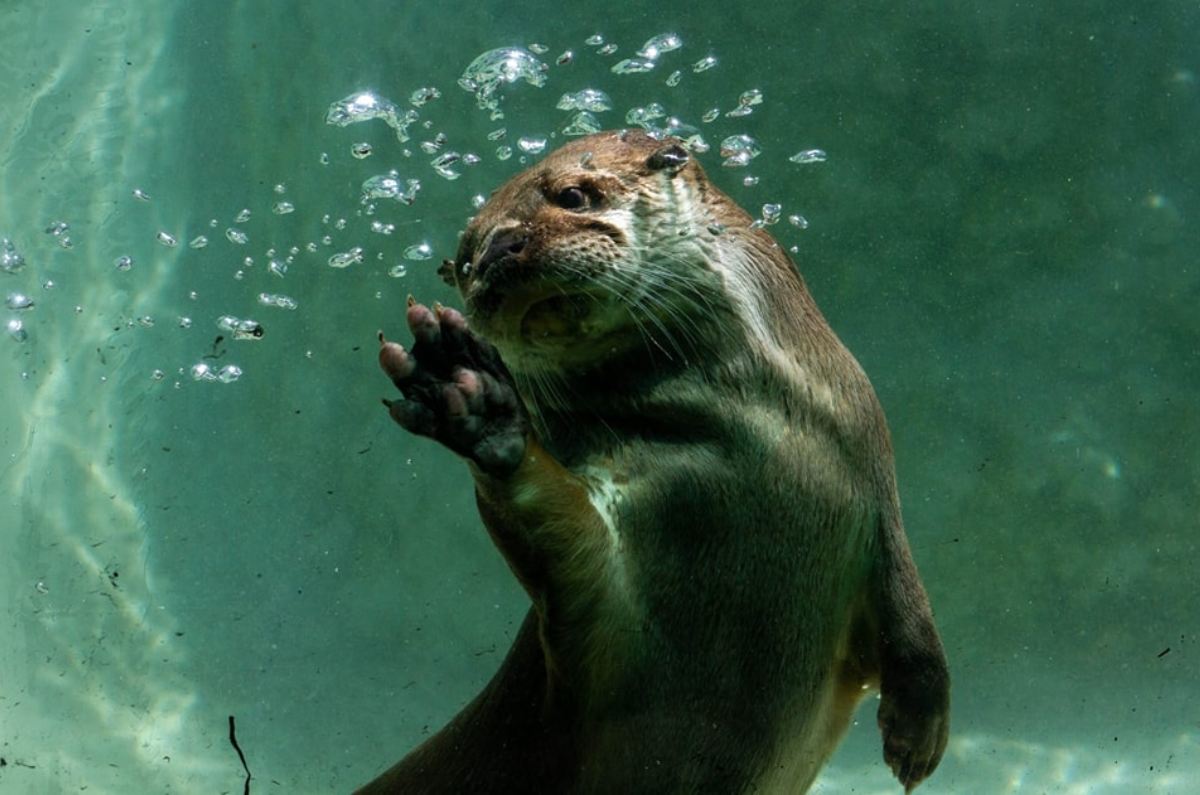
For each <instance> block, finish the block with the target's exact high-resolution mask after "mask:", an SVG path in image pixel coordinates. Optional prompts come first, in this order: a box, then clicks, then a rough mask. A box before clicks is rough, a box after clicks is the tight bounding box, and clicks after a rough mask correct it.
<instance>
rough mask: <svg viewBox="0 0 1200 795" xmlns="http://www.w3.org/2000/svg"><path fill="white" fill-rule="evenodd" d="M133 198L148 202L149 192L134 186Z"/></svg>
mask: <svg viewBox="0 0 1200 795" xmlns="http://www.w3.org/2000/svg"><path fill="white" fill-rule="evenodd" d="M133 198H135V199H137V200H138V201H141V202H148V201H150V194H149V193H146V191H144V190H142V189H141V188H134V189H133Z"/></svg>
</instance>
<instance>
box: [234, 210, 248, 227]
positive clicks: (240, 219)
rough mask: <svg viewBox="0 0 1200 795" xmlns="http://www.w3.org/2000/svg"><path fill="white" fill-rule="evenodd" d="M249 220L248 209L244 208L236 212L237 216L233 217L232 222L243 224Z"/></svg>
mask: <svg viewBox="0 0 1200 795" xmlns="http://www.w3.org/2000/svg"><path fill="white" fill-rule="evenodd" d="M249 220H250V209H249V208H246V209H243V210H242V211H241V212H240V213H238V214H237V217H236V218H234V219H233V222H234V223H235V224H244V223H246V222H247V221H249Z"/></svg>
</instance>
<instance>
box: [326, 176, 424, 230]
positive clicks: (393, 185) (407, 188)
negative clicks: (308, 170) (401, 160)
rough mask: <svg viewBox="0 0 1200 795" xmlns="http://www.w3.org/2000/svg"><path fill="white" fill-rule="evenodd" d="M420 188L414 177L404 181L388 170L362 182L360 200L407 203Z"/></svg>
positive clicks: (413, 199)
mask: <svg viewBox="0 0 1200 795" xmlns="http://www.w3.org/2000/svg"><path fill="white" fill-rule="evenodd" d="M420 189H421V183H420V182H419V181H417V180H415V179H409V180H405V181H403V182H402V181H401V180H400V174H399V173H398V172H397V171H395V170H392V171H389V172H388V173H386V174H377V175H376V176H374V177H370V178H369V179H367V180H366V181H364V182H363V184H362V200H363V202H364V203H365V202H367V201H368V200H370V199H395V200H396V201H398V202H400V203H401V204H405V205H409V204H412V203H413V201H415V200H416V198H417V191H419V190H420ZM328 218H329V216H325V219H323V222H324V223H329V221H328Z"/></svg>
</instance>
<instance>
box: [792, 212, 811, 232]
mask: <svg viewBox="0 0 1200 795" xmlns="http://www.w3.org/2000/svg"><path fill="white" fill-rule="evenodd" d="M788 223H789V224H791V225H792V226H794V227H796V228H797V229H808V219H807V218H805V217H804V216H803V215H789V216H788Z"/></svg>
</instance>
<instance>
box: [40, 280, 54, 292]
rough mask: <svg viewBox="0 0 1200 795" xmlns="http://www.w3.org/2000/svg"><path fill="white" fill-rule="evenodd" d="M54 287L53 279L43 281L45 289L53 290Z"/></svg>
mask: <svg viewBox="0 0 1200 795" xmlns="http://www.w3.org/2000/svg"><path fill="white" fill-rule="evenodd" d="M54 287H55V284H54V280H53V279H47V280H46V281H44V282H42V289H43V290H53V289H54Z"/></svg>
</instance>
